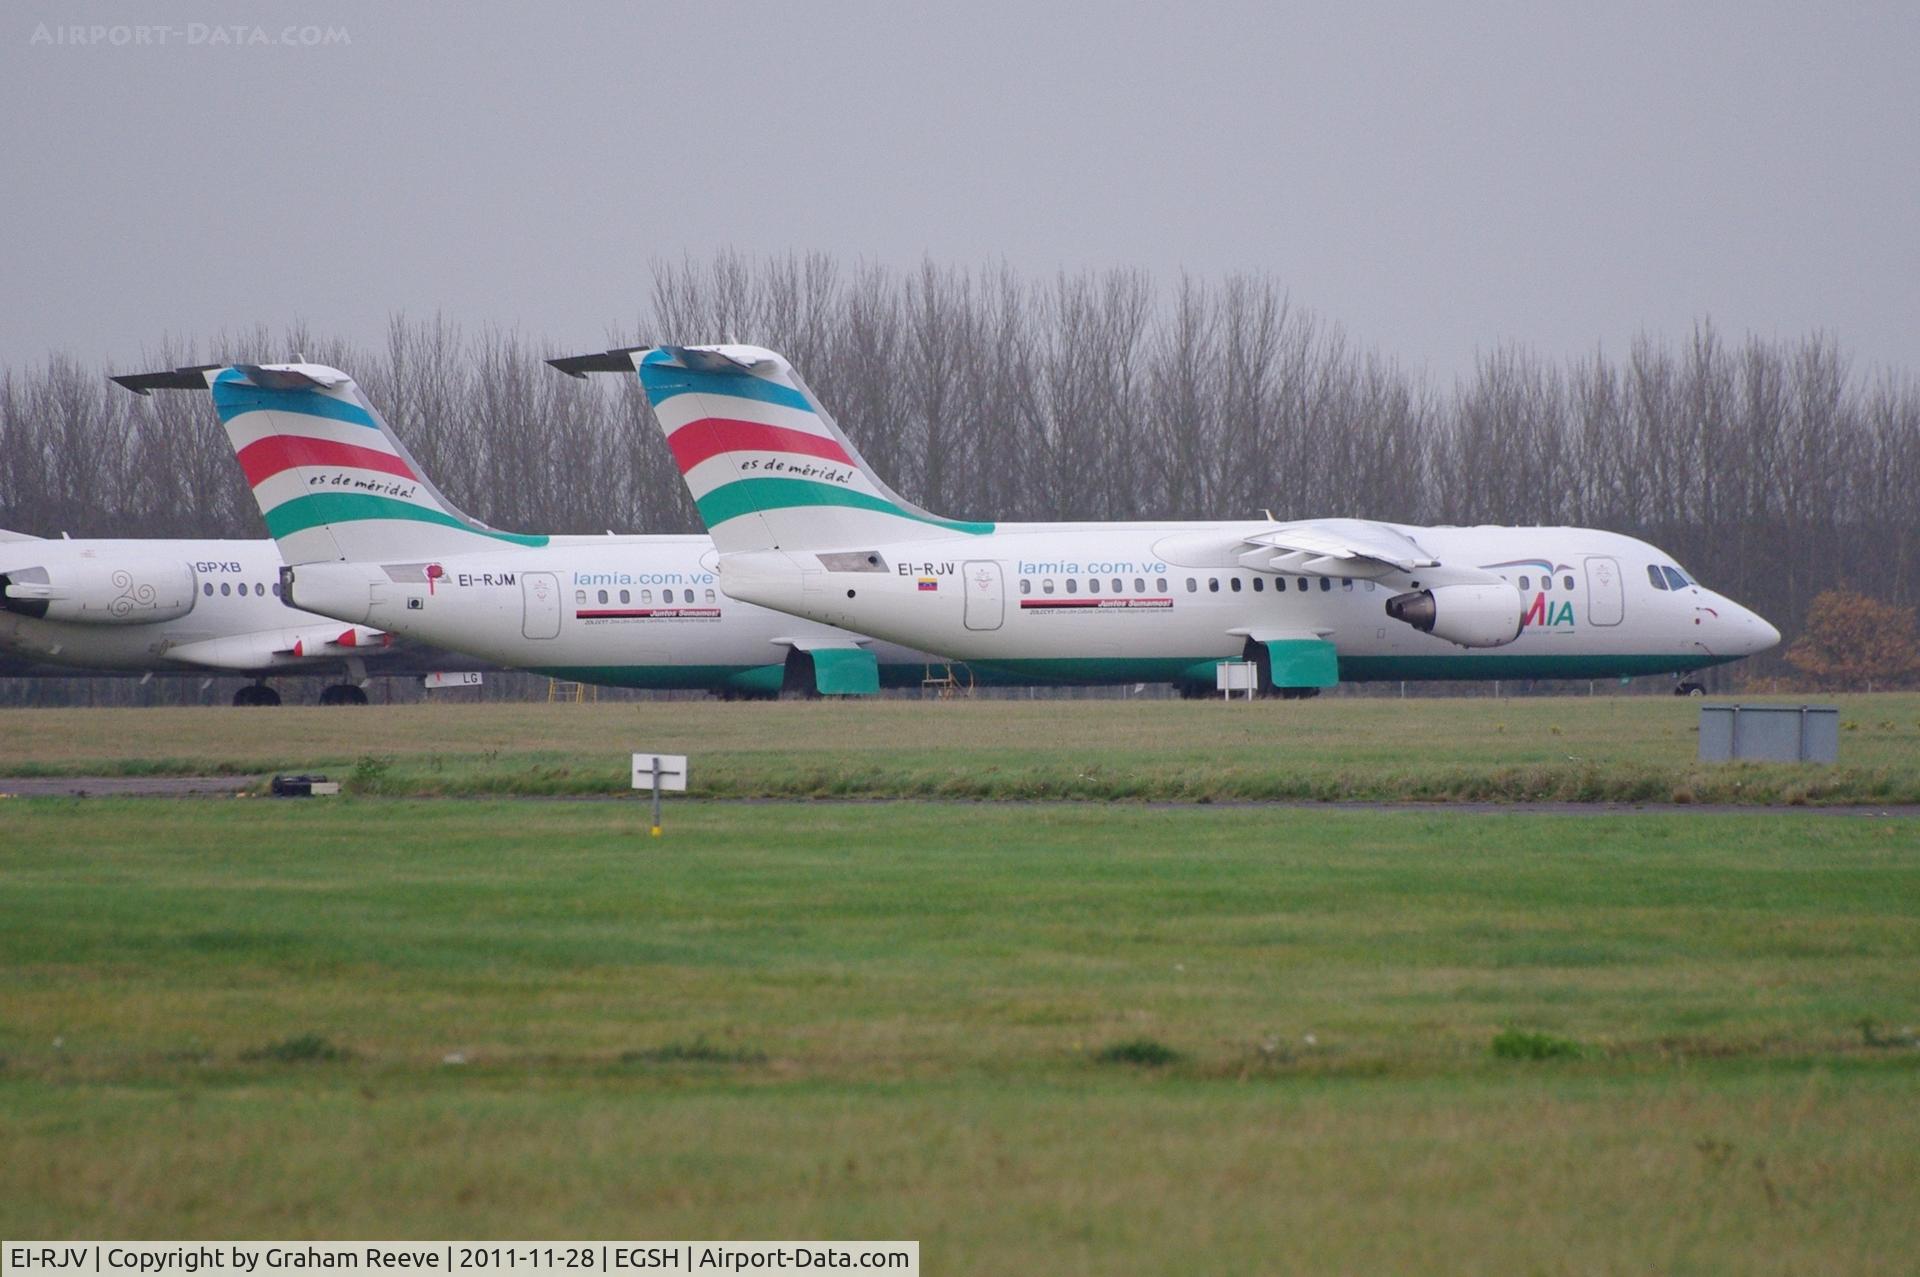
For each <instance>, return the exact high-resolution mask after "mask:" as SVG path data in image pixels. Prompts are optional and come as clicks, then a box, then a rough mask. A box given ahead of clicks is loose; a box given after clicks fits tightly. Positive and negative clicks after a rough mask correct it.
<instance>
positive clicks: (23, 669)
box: [0, 532, 417, 705]
mask: <svg viewBox="0 0 1920 1277" xmlns="http://www.w3.org/2000/svg"><path fill="white" fill-rule="evenodd" d="M0 653H4V654H5V656H6V657H7V658H8V660H7V661H6V663H5V665H4V667H0V672H4V673H6V674H9V675H19V674H48V675H56V674H59V675H72V674H75V673H98V672H101V671H106V672H111V673H121V674H136V673H137V674H180V673H203V674H240V675H244V676H246V677H249V678H252V679H254V680H256V681H255V682H252V683H248V684H247V685H245V686H243V687H242V688H241V689H240V690H239V691H238V692H235V693H234V696H233V703H234V704H235V705H278V704H279V703H280V694H279V693H278V692H276V691H274V690H273V689H272V688H271V687H268V686H267V684H266V679H267V677H268V676H270V675H274V674H337V673H343V672H344V673H345V674H346V675H347V677H348V678H349V679H351V680H352V681H351V682H343V683H336V684H334V685H332V686H330V687H328V688H327V689H326V690H325V691H323V692H322V693H321V694H320V702H321V704H323V705H348V704H365V703H366V699H367V697H366V693H365V692H363V691H362V690H361V689H360V686H359V684H360V683H362V682H364V681H365V680H366V678H367V674H368V667H367V662H368V660H369V659H371V660H373V661H374V662H375V664H376V666H377V667H378V668H379V669H380V671H381V672H383V673H390V672H398V671H397V670H395V669H394V668H393V667H394V666H395V665H396V664H399V663H406V664H409V665H410V666H412V665H417V661H415V662H403V661H402V660H401V657H402V655H403V654H401V653H399V652H397V651H395V650H394V649H392V648H390V646H389V641H388V636H387V635H386V634H384V633H382V632H381V631H379V630H377V629H369V628H367V627H365V626H361V625H342V624H341V623H340V622H339V621H336V620H334V619H332V618H331V617H326V616H316V615H314V614H313V613H310V612H298V611H293V610H291V609H289V608H288V607H287V606H286V605H285V604H284V603H282V602H281V601H280V551H279V550H278V549H276V548H275V546H274V544H273V542H271V541H162V540H81V541H75V540H67V539H61V540H57V541H54V540H41V539H39V538H37V537H32V536H26V535H23V534H21V533H18V532H0Z"/></svg>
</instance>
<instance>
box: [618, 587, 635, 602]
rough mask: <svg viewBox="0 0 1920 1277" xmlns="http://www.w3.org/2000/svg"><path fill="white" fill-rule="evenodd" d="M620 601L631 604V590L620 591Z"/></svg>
mask: <svg viewBox="0 0 1920 1277" xmlns="http://www.w3.org/2000/svg"><path fill="white" fill-rule="evenodd" d="M620 601H621V602H622V603H631V602H633V591H631V590H622V591H620Z"/></svg>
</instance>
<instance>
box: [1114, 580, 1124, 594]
mask: <svg viewBox="0 0 1920 1277" xmlns="http://www.w3.org/2000/svg"><path fill="white" fill-rule="evenodd" d="M1126 589H1127V583H1126V582H1125V581H1122V580H1121V579H1120V578H1119V577H1117V576H1116V577H1114V578H1113V592H1114V593H1115V594H1124V593H1126Z"/></svg>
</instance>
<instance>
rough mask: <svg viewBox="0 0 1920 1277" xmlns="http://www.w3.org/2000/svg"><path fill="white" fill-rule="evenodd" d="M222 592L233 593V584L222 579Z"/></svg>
mask: <svg viewBox="0 0 1920 1277" xmlns="http://www.w3.org/2000/svg"><path fill="white" fill-rule="evenodd" d="M220 593H222V594H232V593H233V587H232V586H231V585H228V584H227V583H226V582H225V581H222V582H220Z"/></svg>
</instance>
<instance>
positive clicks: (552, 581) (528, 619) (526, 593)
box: [520, 572, 560, 639]
mask: <svg viewBox="0 0 1920 1277" xmlns="http://www.w3.org/2000/svg"><path fill="white" fill-rule="evenodd" d="M520 597H521V598H522V599H523V600H525V602H526V606H527V610H526V614H525V617H524V619H523V620H522V621H521V623H520V632H521V633H522V634H524V635H526V636H527V637H528V638H530V639H550V638H558V637H560V578H559V577H557V576H555V575H554V574H553V573H551V572H522V573H521V574H520Z"/></svg>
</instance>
